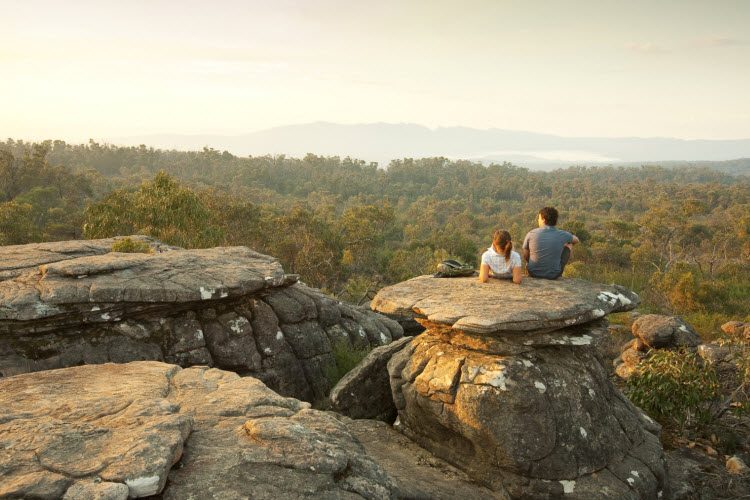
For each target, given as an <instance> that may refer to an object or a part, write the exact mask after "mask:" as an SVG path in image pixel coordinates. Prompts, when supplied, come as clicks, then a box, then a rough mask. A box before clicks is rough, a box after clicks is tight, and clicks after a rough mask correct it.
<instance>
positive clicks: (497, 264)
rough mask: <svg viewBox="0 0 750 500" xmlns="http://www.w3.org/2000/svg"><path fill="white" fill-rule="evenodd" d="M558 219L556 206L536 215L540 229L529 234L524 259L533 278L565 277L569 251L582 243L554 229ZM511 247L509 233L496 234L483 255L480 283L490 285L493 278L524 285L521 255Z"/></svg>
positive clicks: (568, 234)
mask: <svg viewBox="0 0 750 500" xmlns="http://www.w3.org/2000/svg"><path fill="white" fill-rule="evenodd" d="M557 216H558V213H557V210H556V209H555V208H554V207H544V208H543V209H541V210H540V211H539V215H538V216H537V222H538V223H539V227H538V228H536V229H533V230H531V231H529V233H528V234H527V235H526V239H525V240H524V242H523V258H524V260H525V261H526V262H527V263H528V264H527V266H526V271H527V273H528V275H529V276H531V277H532V278H545V279H551V280H553V279H557V278H559V277H560V276H562V273H563V270H564V269H565V265H566V264H567V263H568V260H569V259H570V249H571V248H572V246H573V245H575V244H576V243H578V242H579V240H578V238H577V237H576V236H573V235H572V234H570V233H569V232H567V231H563V230H561V229H557V228H556V227H555V225H556V224H557ZM512 248H513V242H512V241H511V238H510V233H508V231H496V232H495V235H494V237H493V239H492V246H491V247H490V248H488V249H487V251H486V252H484V254H483V255H482V265H481V267H480V268H479V280H480V281H481V282H482V283H485V282H487V280H489V278H490V277H493V278H499V279H512V280H513V282H514V283H520V282H521V279H522V276H521V274H522V271H521V256H520V255H519V254H518V252H514V251H513V250H512ZM490 271H491V272H492V275H490Z"/></svg>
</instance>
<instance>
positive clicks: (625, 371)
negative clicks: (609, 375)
mask: <svg viewBox="0 0 750 500" xmlns="http://www.w3.org/2000/svg"><path fill="white" fill-rule="evenodd" d="M634 372H635V368H634V367H632V366H628V365H627V364H625V363H621V364H619V365H617V366H615V374H617V376H618V377H620V378H621V379H623V380H628V379H629V378H630V377H631V376H632V375H633V373H634Z"/></svg>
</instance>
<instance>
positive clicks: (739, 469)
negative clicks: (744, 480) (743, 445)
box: [726, 456, 747, 474]
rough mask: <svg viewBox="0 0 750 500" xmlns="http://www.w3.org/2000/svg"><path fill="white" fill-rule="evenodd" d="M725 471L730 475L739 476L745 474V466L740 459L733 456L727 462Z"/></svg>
mask: <svg viewBox="0 0 750 500" xmlns="http://www.w3.org/2000/svg"><path fill="white" fill-rule="evenodd" d="M726 465H727V470H728V471H729V472H731V473H732V474H741V473H744V472H747V465H745V462H743V461H742V459H741V458H740V457H737V456H734V457H732V458H730V459H729V460H727V464H726Z"/></svg>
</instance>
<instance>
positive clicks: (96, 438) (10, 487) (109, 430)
mask: <svg viewBox="0 0 750 500" xmlns="http://www.w3.org/2000/svg"><path fill="white" fill-rule="evenodd" d="M112 380H116V381H117V383H116V384H113V383H112V382H111V381H112ZM309 406H310V405H309V404H307V403H303V402H300V401H298V400H295V399H291V398H285V397H282V396H279V395H278V394H276V393H274V392H273V391H271V390H269V389H268V388H267V387H265V386H264V385H263V384H262V383H261V382H260V381H258V380H256V379H254V378H250V377H247V378H240V377H238V376H237V375H236V374H234V373H230V372H225V371H221V370H217V369H208V368H205V367H203V368H200V367H195V368H189V369H185V370H181V369H180V368H179V367H177V366H173V365H165V364H162V363H156V362H137V363H129V364H124V365H112V364H104V365H97V366H82V367H74V368H66V369H63V370H57V371H53V372H39V373H33V374H25V375H21V376H17V377H10V378H5V379H2V380H0V496H2V497H3V498H50V499H53V498H66V499H71V500H72V499H93V498H97V499H102V498H105V499H112V500H114V499H123V498H126V497H130V498H137V497H143V496H150V495H155V494H160V495H161V496H162V498H169V499H173V498H174V499H182V498H190V497H195V496H202V495H207V496H209V497H212V498H242V497H245V496H247V495H248V492H252V496H253V498H298V497H303V496H318V497H324V498H357V497H362V498H371V499H381V498H386V499H390V498H396V497H397V496H400V495H398V492H399V490H398V486H397V484H396V483H395V481H394V480H393V479H392V478H391V477H390V476H389V475H388V473H387V472H386V471H385V470H384V469H383V468H382V467H380V466H379V465H378V464H377V463H376V462H375V461H374V460H373V459H372V458H371V457H369V456H368V455H367V454H366V452H365V450H364V448H363V447H362V445H361V444H360V443H359V441H357V439H356V438H355V437H354V435H353V434H352V433H351V431H350V430H349V429H348V428H347V427H346V426H345V425H344V424H343V423H342V422H340V421H339V420H338V419H337V418H335V417H334V416H333V415H332V414H330V413H323V412H318V411H315V410H310V409H309ZM191 427H192V430H193V432H192V433H190V429H191ZM180 456H182V459H181V461H180V466H179V467H177V468H174V469H171V472H170V468H171V467H172V465H173V464H174V463H176V462H177V459H178V458H180ZM167 474H169V482H168V483H167V481H166V480H167ZM100 481H101V482H100ZM165 485H166V487H165Z"/></svg>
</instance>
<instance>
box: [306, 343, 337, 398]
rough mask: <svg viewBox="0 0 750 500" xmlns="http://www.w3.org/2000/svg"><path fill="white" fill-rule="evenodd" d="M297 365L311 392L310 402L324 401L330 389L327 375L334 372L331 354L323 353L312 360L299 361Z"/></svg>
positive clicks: (334, 365)
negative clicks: (300, 368) (300, 367)
mask: <svg viewBox="0 0 750 500" xmlns="http://www.w3.org/2000/svg"><path fill="white" fill-rule="evenodd" d="M299 363H300V366H302V371H303V372H304V374H305V379H306V380H307V383H308V385H309V386H310V390H311V391H312V395H313V396H312V400H313V401H320V400H322V399H325V397H326V395H328V391H329V389H330V388H331V383H330V379H329V375H328V374H329V373H331V372H333V370H335V368H336V358H334V357H333V354H331V353H325V354H320V355H318V356H313V357H312V358H307V359H301V360H300V361H299Z"/></svg>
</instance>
